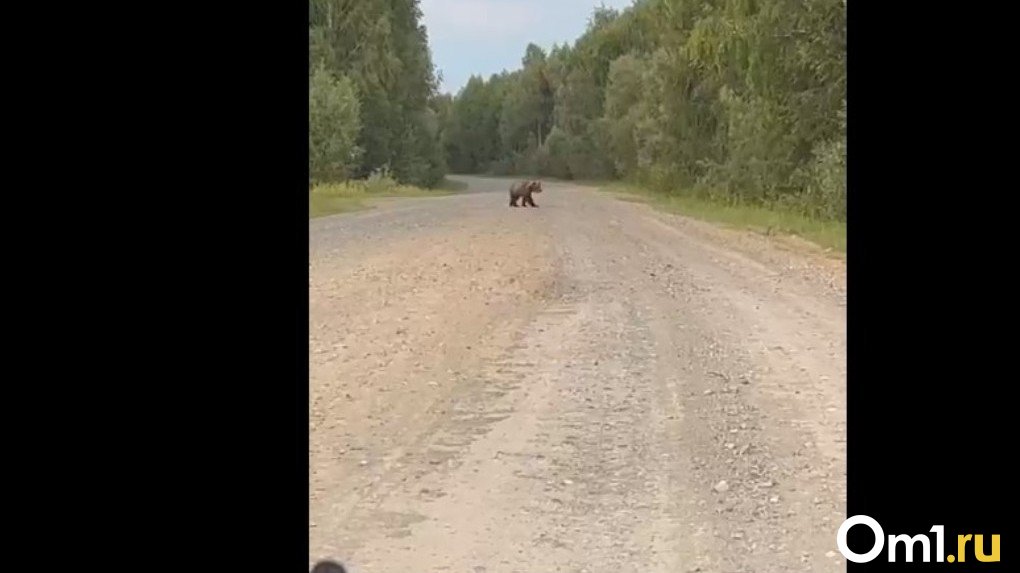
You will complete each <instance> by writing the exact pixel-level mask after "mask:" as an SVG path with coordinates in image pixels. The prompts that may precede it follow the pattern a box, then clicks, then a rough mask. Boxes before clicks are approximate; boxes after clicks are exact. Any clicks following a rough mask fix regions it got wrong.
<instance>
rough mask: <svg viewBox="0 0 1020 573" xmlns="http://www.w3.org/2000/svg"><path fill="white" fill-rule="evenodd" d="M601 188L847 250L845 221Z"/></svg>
mask: <svg viewBox="0 0 1020 573" xmlns="http://www.w3.org/2000/svg"><path fill="white" fill-rule="evenodd" d="M600 190H601V191H604V192H608V193H610V194H612V195H614V196H615V197H616V198H618V199H621V200H624V201H632V202H637V203H647V204H649V205H651V206H652V207H655V208H657V209H660V210H662V211H665V212H668V213H677V214H680V215H685V216H688V217H693V218H695V219H701V220H704V221H710V222H713V223H720V224H723V225H725V226H729V227H733V228H738V229H748V230H752V231H756V232H759V233H765V234H786V235H793V236H796V237H800V238H802V239H805V240H807V241H810V242H812V243H814V244H816V245H818V246H820V247H822V248H825V249H831V250H833V251H835V252H837V253H841V254H844V255H845V254H846V223H845V222H839V221H823V220H818V219H812V218H810V217H807V216H805V215H802V214H800V213H796V212H792V211H785V210H781V209H770V208H766V207H760V206H757V205H745V204H725V203H720V202H717V201H711V200H708V199H701V198H697V197H690V196H685V195H666V194H663V193H656V192H654V191H650V190H648V189H645V188H642V187H638V186H634V185H628V184H621V183H613V184H609V185H604V186H602V187H601V189H600Z"/></svg>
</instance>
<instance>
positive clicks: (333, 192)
mask: <svg viewBox="0 0 1020 573" xmlns="http://www.w3.org/2000/svg"><path fill="white" fill-rule="evenodd" d="M465 187H467V184H465V183H461V182H458V181H451V180H449V179H444V180H443V181H442V182H441V183H440V184H439V185H437V186H436V188H435V189H422V188H420V187H414V186H412V185H401V184H399V183H397V182H395V181H393V180H391V179H370V180H367V181H345V182H343V183H325V184H321V185H316V186H315V187H314V188H312V190H311V191H310V192H309V194H308V217H309V218H312V219H314V218H316V217H325V216H327V215H335V214H337V213H348V212H351V211H360V210H362V209H368V208H370V207H371V205H369V202H370V200H371V199H374V198H382V197H439V196H442V195H450V194H452V193H456V192H457V191H460V190H462V189H464V188H465Z"/></svg>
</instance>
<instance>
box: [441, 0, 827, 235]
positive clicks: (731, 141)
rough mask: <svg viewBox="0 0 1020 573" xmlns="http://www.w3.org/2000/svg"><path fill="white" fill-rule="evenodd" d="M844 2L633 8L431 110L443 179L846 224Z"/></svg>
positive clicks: (731, 0) (599, 16) (763, 0)
mask: <svg viewBox="0 0 1020 573" xmlns="http://www.w3.org/2000/svg"><path fill="white" fill-rule="evenodd" d="M845 58H846V4H845V1H844V0H697V1H695V0H636V2H635V3H634V5H633V6H632V7H630V8H627V9H625V10H623V11H622V12H618V11H615V10H611V9H605V8H600V9H597V10H596V11H595V12H594V14H593V16H592V18H591V20H590V21H589V25H588V30H587V32H586V33H585V34H584V35H583V36H582V37H581V38H579V39H578V40H577V41H576V42H575V43H574V44H573V45H567V46H553V48H552V49H551V51H550V52H549V53H548V54H547V53H545V52H544V51H543V50H542V49H541V48H539V47H537V46H535V45H529V46H528V47H527V49H526V51H525V55H524V58H523V62H522V64H523V65H522V68H521V69H520V70H517V71H515V72H512V73H507V72H504V73H502V74H498V75H493V76H492V77H490V78H489V79H488V80H484V79H482V78H479V77H473V78H471V80H470V81H469V82H468V83H467V85H466V86H465V87H464V88H463V89H462V90H461V91H460V92H459V93H458V94H457V96H456V97H455V98H452V100H451V99H449V98H440V99H438V100H437V101H436V112H437V113H438V115H439V118H440V121H441V123H442V125H443V131H444V135H443V145H444V148H445V153H446V161H447V163H448V165H449V166H450V168H451V169H452V170H453V171H455V172H464V173H473V172H492V173H497V174H510V173H514V174H536V175H537V174H540V175H545V176H555V177H563V178H586V179H590V178H613V177H622V178H627V179H632V180H636V181H638V182H640V183H642V184H644V185H646V186H649V187H651V188H653V189H657V190H660V191H664V192H678V191H681V192H687V193H695V194H699V195H705V196H711V197H713V198H716V199H720V200H727V201H742V202H751V203H756V204H763V205H770V206H781V207H784V208H789V209H796V210H798V211H801V212H803V213H805V214H808V215H811V216H813V217H818V218H824V219H831V220H845V218H846V69H845Z"/></svg>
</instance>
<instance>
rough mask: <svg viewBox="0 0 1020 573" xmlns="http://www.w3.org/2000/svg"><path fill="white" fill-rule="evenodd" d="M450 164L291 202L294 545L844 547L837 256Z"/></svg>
mask: <svg viewBox="0 0 1020 573" xmlns="http://www.w3.org/2000/svg"><path fill="white" fill-rule="evenodd" d="M459 179H461V180H463V181H466V182H467V183H468V184H469V192H468V193H465V194H461V195H456V196H449V197H441V198H427V199H401V200H393V201H388V202H386V203H384V204H382V205H381V206H379V207H378V208H376V209H374V210H372V211H367V212H361V213H353V214H347V215H338V216H334V217H328V218H325V219H319V220H314V221H312V223H311V225H312V230H311V235H310V237H309V239H310V257H311V266H310V269H309V289H310V298H311V300H310V314H309V330H310V354H309V360H310V368H311V379H310V389H311V401H310V404H309V416H310V427H309V431H310V439H311V448H310V452H309V463H310V469H311V479H310V488H311V496H310V500H309V503H310V513H311V523H310V524H309V536H310V544H311V555H310V556H309V559H310V563H311V561H314V560H316V559H319V558H327V557H328V558H333V559H337V560H339V561H342V562H343V563H344V564H345V565H346V566H347V567H348V568H349V570H350V571H351V572H352V573H357V572H374V573H389V572H394V573H396V572H408V573H410V572H416V573H418V572H421V571H451V572H465V573H483V572H515V571H519V572H528V573H532V572H547V571H548V572H553V571H562V572H588V573H599V572H603V571H606V572H621V573H622V572H642V573H653V572H670V573H675V572H687V571H704V572H738V571H742V572H754V573H765V572H769V571H836V570H843V568H844V564H843V562H842V559H841V556H840V555H839V554H838V553H836V547H835V533H836V528H837V527H838V526H839V523H840V522H841V521H842V519H843V518H844V516H845V514H844V507H845V501H846V461H845V460H846V448H845V435H846V415H845V410H846V407H845V406H846V392H845V387H846V312H845V304H846V303H845V301H846V294H845V292H846V270H845V263H844V262H843V261H841V260H838V259H832V258H829V257H827V256H826V255H825V254H824V253H822V252H821V251H820V250H818V249H814V248H811V247H810V246H808V245H804V244H800V243H798V242H796V241H790V240H786V239H780V238H776V237H766V236H762V235H756V234H752V233H744V232H738V231H732V230H724V229H719V228H716V227H714V226H712V225H709V224H706V223H702V222H698V221H693V220H688V219H685V218H682V217H678V216H675V215H667V214H662V213H658V212H655V211H653V210H651V209H650V207H648V206H647V205H642V204H638V203H630V202H624V201H618V200H614V199H612V198H610V197H608V196H606V195H603V194H600V193H597V192H595V191H594V190H592V189H584V188H581V187H577V186H572V185H568V184H557V183H546V184H545V185H544V187H545V192H544V193H542V194H539V195H536V196H535V199H536V202H537V203H538V205H539V208H537V209H523V208H518V209H512V208H509V207H508V206H507V188H508V187H509V182H507V181H505V180H499V179H488V178H467V177H464V178H459Z"/></svg>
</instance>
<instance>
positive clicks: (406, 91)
mask: <svg viewBox="0 0 1020 573" xmlns="http://www.w3.org/2000/svg"><path fill="white" fill-rule="evenodd" d="M421 18H422V14H421V9H420V7H419V1H418V0H309V28H308V50H309V59H308V73H309V96H308V103H309V118H308V119H309V137H308V145H309V169H310V175H311V178H312V179H313V180H314V181H318V182H324V181H343V180H345V179H348V178H361V177H365V176H367V175H369V174H371V173H373V172H379V171H382V172H388V173H391V174H392V175H393V177H394V178H396V179H397V180H398V181H400V182H404V183H410V184H414V185H419V186H431V185H434V184H435V183H437V182H439V181H440V180H441V179H442V178H443V176H444V175H445V173H446V162H445V157H444V152H443V148H442V144H441V140H442V134H441V132H440V118H439V116H438V114H437V112H436V110H435V109H434V104H435V103H436V102H435V97H436V93H437V87H438V85H437V84H438V82H437V78H436V74H435V69H434V67H433V64H432V59H431V54H430V53H429V48H428V37H427V35H426V31H425V27H424V26H423V25H422V24H421Z"/></svg>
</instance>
